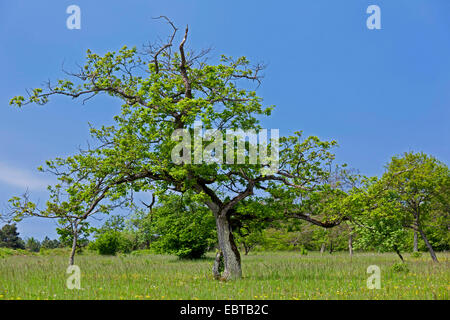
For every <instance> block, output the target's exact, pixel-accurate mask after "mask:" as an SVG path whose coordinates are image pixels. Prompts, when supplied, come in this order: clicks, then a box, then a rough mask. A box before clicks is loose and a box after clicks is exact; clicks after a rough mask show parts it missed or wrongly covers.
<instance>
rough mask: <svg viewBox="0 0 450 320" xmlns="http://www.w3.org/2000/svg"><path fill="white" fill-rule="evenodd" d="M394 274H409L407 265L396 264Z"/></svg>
mask: <svg viewBox="0 0 450 320" xmlns="http://www.w3.org/2000/svg"><path fill="white" fill-rule="evenodd" d="M391 270H392V271H393V272H409V268H408V266H407V265H406V264H405V263H402V262H398V263H394V264H393V265H392V267H391Z"/></svg>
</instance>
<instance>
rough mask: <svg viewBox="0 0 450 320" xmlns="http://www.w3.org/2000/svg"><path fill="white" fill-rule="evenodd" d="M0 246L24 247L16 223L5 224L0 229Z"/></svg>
mask: <svg viewBox="0 0 450 320" xmlns="http://www.w3.org/2000/svg"><path fill="white" fill-rule="evenodd" d="M0 248H11V249H25V244H24V242H23V241H22V239H20V237H19V233H18V232H17V226H16V224H5V225H4V226H3V227H2V228H1V229H0Z"/></svg>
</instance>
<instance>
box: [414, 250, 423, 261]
mask: <svg viewBox="0 0 450 320" xmlns="http://www.w3.org/2000/svg"><path fill="white" fill-rule="evenodd" d="M411 257H412V258H416V259H417V258H420V257H422V253H421V252H419V251H415V252H413V253H411Z"/></svg>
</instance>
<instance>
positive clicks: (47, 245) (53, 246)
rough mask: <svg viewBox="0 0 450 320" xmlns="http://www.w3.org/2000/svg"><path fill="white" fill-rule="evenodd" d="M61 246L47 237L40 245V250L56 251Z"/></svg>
mask: <svg viewBox="0 0 450 320" xmlns="http://www.w3.org/2000/svg"><path fill="white" fill-rule="evenodd" d="M60 246H61V243H60V242H59V241H58V240H57V239H55V240H50V238H49V237H47V236H46V237H45V238H44V240H42V243H41V248H42V249H56V248H59V247H60Z"/></svg>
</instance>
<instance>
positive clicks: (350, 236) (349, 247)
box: [348, 233, 353, 257]
mask: <svg viewBox="0 0 450 320" xmlns="http://www.w3.org/2000/svg"><path fill="white" fill-rule="evenodd" d="M348 252H349V254H350V257H353V235H352V234H351V233H350V234H349V236H348Z"/></svg>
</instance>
